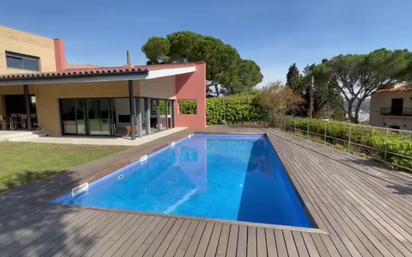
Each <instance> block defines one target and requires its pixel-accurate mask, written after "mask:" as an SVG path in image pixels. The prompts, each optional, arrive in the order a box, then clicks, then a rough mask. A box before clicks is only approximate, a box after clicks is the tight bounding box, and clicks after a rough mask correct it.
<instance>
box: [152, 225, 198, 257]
mask: <svg viewBox="0 0 412 257" xmlns="http://www.w3.org/2000/svg"><path fill="white" fill-rule="evenodd" d="M191 223H192V221H191V220H184V221H183V224H182V225H181V226H180V229H179V231H178V232H177V233H176V236H175V237H174V238H173V241H172V242H171V244H170V246H169V248H168V249H167V251H166V252H165V253H164V255H163V256H164V257H173V256H174V254H175V253H176V251H177V248H178V247H179V245H180V243H181V241H182V240H183V238H184V236H185V234H186V231H187V230H188V228H189V226H190V225H191ZM156 254H157V253H156Z"/></svg>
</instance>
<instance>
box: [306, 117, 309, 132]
mask: <svg viewBox="0 0 412 257" xmlns="http://www.w3.org/2000/svg"><path fill="white" fill-rule="evenodd" d="M309 122H310V119H308V126H307V129H306V134H307V135H308V136H309Z"/></svg>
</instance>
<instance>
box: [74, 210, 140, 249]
mask: <svg viewBox="0 0 412 257" xmlns="http://www.w3.org/2000/svg"><path fill="white" fill-rule="evenodd" d="M139 219H143V217H142V216H140V215H133V214H130V215H128V219H127V221H126V222H123V224H122V225H121V226H120V227H118V229H117V230H112V231H111V232H110V233H109V234H108V235H106V236H105V237H104V238H103V239H101V240H100V241H99V242H98V243H97V244H95V245H94V246H93V247H92V248H90V249H89V250H88V251H87V252H86V253H85V254H83V255H82V256H84V257H90V256H102V255H103V254H104V253H105V252H107V251H109V250H110V248H111V247H112V246H113V245H114V244H115V243H116V242H117V241H118V240H120V239H121V237H122V236H123V235H125V233H127V231H128V230H129V229H130V227H133V226H134V224H136V222H138V220H139Z"/></svg>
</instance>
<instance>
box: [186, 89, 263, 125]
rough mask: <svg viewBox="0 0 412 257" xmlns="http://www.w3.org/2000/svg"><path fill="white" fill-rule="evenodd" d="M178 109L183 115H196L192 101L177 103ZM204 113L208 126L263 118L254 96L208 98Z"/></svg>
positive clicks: (194, 104)
mask: <svg viewBox="0 0 412 257" xmlns="http://www.w3.org/2000/svg"><path fill="white" fill-rule="evenodd" d="M179 108H180V111H181V112H182V113H185V114H194V113H196V103H195V102H192V101H183V102H180V101H179ZM206 113H207V116H206V117H207V123H208V124H209V125H218V124H237V123H245V122H254V121H260V120H262V119H263V117H264V114H263V111H262V109H261V108H260V107H259V106H258V105H257V104H256V94H244V95H234V96H227V97H219V98H209V99H207V107H206Z"/></svg>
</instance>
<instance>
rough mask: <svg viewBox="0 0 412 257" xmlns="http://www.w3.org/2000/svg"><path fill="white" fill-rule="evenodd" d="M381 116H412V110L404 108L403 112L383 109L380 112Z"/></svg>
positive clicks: (387, 108)
mask: <svg viewBox="0 0 412 257" xmlns="http://www.w3.org/2000/svg"><path fill="white" fill-rule="evenodd" d="M380 114H381V115H386V116H412V108H403V109H402V110H393V109H392V108H389V107H383V108H381V111H380Z"/></svg>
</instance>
